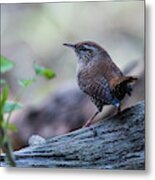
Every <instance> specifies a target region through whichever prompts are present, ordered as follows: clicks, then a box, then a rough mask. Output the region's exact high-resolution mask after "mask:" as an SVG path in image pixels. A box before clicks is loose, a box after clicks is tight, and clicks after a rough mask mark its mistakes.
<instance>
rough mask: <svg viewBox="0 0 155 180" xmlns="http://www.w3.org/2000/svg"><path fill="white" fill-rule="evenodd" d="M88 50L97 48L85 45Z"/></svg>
mask: <svg viewBox="0 0 155 180" xmlns="http://www.w3.org/2000/svg"><path fill="white" fill-rule="evenodd" d="M83 46H84V47H85V48H86V49H91V50H95V47H93V46H89V45H83Z"/></svg>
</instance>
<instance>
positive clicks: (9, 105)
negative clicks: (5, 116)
mask: <svg viewBox="0 0 155 180" xmlns="http://www.w3.org/2000/svg"><path fill="white" fill-rule="evenodd" d="M22 107H23V106H22V105H21V104H20V103H16V102H12V101H7V102H6V103H5V105H4V110H3V111H4V113H10V112H12V111H14V110H19V109H21V108H22Z"/></svg>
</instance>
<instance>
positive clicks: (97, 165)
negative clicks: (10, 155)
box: [0, 102, 145, 170]
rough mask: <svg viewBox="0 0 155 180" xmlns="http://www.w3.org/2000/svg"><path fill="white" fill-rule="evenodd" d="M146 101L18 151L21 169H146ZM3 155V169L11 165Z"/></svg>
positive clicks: (17, 156)
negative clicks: (89, 124)
mask: <svg viewBox="0 0 155 180" xmlns="http://www.w3.org/2000/svg"><path fill="white" fill-rule="evenodd" d="M144 149H145V128H144V102H139V103H138V104H136V105H135V106H133V107H130V108H127V109H125V110H123V111H122V112H121V113H120V114H119V115H114V116H113V117H110V118H107V119H104V120H101V121H100V122H98V123H95V124H94V125H92V126H90V127H88V128H82V129H79V130H77V131H74V132H71V133H69V134H65V135H62V136H57V137H54V138H51V139H46V140H45V141H43V142H42V141H41V142H40V143H38V144H37V143H34V145H31V146H29V147H27V148H24V149H21V150H20V151H16V152H14V155H15V158H16V160H15V162H16V166H17V167H49V168H85V169H130V170H131V169H132V170H144V169H145V158H144ZM4 157H5V156H4V155H1V156H0V161H1V166H8V165H7V164H6V163H5V161H4Z"/></svg>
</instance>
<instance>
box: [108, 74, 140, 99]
mask: <svg viewBox="0 0 155 180" xmlns="http://www.w3.org/2000/svg"><path fill="white" fill-rule="evenodd" d="M137 80H138V78H137V77H133V76H123V77H116V78H113V79H112V80H111V81H110V86H111V89H112V92H113V94H114V96H115V97H116V98H117V99H119V100H122V99H123V98H124V96H125V94H128V95H129V96H131V92H132V84H133V83H135V81H137Z"/></svg>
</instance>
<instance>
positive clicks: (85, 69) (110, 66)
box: [63, 41, 137, 127]
mask: <svg viewBox="0 0 155 180" xmlns="http://www.w3.org/2000/svg"><path fill="white" fill-rule="evenodd" d="M63 45H64V46H67V47H70V48H72V49H73V50H74V51H75V53H76V55H77V56H78V67H77V81H78V85H79V87H80V89H81V90H82V91H83V92H84V93H86V94H87V95H88V96H89V97H90V99H91V101H92V102H93V103H94V104H95V105H96V107H97V111H96V113H95V114H94V115H93V116H92V117H91V118H90V119H89V120H88V121H87V122H86V124H85V125H84V127H86V126H89V125H90V124H91V123H92V121H93V120H94V118H95V117H96V116H97V114H98V113H99V112H101V111H102V109H103V106H104V105H113V106H115V107H116V108H117V110H118V113H119V112H120V111H121V101H122V100H123V99H124V97H125V95H126V94H128V95H129V96H131V92H132V83H134V82H135V81H136V80H137V78H136V77H133V76H124V75H123V73H122V72H121V70H120V69H119V68H118V66H117V65H116V64H115V63H114V62H113V61H112V59H111V57H110V56H109V54H108V53H107V52H106V51H105V50H104V49H103V48H102V47H101V46H99V45H98V44H96V43H94V42H90V41H85V42H79V43H76V44H68V43H64V44H63Z"/></svg>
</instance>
